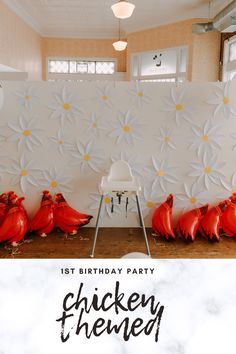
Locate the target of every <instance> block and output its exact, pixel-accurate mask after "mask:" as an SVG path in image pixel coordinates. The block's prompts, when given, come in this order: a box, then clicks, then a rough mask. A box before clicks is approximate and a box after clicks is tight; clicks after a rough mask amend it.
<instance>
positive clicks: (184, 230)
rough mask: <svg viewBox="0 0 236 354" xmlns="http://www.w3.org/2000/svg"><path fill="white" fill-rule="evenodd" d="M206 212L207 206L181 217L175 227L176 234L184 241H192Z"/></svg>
mask: <svg viewBox="0 0 236 354" xmlns="http://www.w3.org/2000/svg"><path fill="white" fill-rule="evenodd" d="M207 210H208V204H206V205H204V206H202V207H201V208H197V209H192V210H190V211H188V212H186V213H184V214H183V215H181V217H180V219H179V222H178V225H177V231H178V233H179V234H180V235H181V236H183V237H184V238H185V239H186V240H187V239H188V238H190V239H191V240H192V241H194V240H195V237H196V233H197V230H198V228H199V225H200V222H201V218H202V217H203V216H204V215H205V214H206V212H207Z"/></svg>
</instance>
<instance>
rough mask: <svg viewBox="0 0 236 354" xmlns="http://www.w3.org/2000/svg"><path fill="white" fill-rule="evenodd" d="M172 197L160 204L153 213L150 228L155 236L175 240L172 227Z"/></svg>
mask: <svg viewBox="0 0 236 354" xmlns="http://www.w3.org/2000/svg"><path fill="white" fill-rule="evenodd" d="M172 207H173V195H172V194H170V195H169V196H168V198H167V199H166V201H165V202H164V203H162V204H161V205H160V206H159V207H158V208H157V209H156V210H155V212H154V214H153V217H152V228H153V230H154V231H155V233H156V234H157V235H161V236H163V237H165V238H166V239H167V240H168V239H169V238H175V234H174V231H173V226H172Z"/></svg>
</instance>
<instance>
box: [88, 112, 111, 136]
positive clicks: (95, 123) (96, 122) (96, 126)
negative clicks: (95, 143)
mask: <svg viewBox="0 0 236 354" xmlns="http://www.w3.org/2000/svg"><path fill="white" fill-rule="evenodd" d="M84 121H85V124H86V131H87V133H90V134H91V135H92V136H96V137H99V135H100V133H101V132H102V131H104V130H106V124H105V123H104V122H103V119H102V118H101V117H98V116H97V114H96V113H93V114H92V115H91V116H90V117H89V118H87V119H84Z"/></svg>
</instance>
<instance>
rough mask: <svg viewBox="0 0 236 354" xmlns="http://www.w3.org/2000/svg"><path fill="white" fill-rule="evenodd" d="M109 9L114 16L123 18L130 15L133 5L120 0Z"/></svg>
mask: <svg viewBox="0 0 236 354" xmlns="http://www.w3.org/2000/svg"><path fill="white" fill-rule="evenodd" d="M111 9H112V11H113V13H114V16H115V17H117V18H120V19H124V18H128V17H130V16H132V13H133V11H134V9H135V5H134V4H132V3H131V2H128V1H126V0H120V1H118V2H117V3H116V4H114V5H112V6H111Z"/></svg>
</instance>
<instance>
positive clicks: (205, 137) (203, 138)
mask: <svg viewBox="0 0 236 354" xmlns="http://www.w3.org/2000/svg"><path fill="white" fill-rule="evenodd" d="M208 140H209V136H208V135H207V134H205V135H203V136H202V141H205V142H207V141H208Z"/></svg>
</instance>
